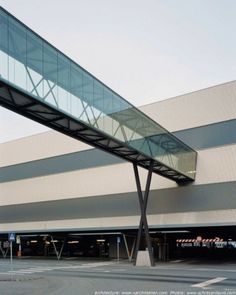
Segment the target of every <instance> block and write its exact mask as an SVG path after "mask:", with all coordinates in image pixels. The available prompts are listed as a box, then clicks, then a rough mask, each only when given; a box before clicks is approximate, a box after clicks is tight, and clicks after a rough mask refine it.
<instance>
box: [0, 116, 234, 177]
mask: <svg viewBox="0 0 236 295" xmlns="http://www.w3.org/2000/svg"><path fill="white" fill-rule="evenodd" d="M235 130H236V120H229V121H225V122H220V123H216V124H211V125H206V126H200V127H196V128H192V129H186V130H183V131H177V132H175V135H176V136H177V137H179V138H180V139H181V140H183V141H184V142H186V143H188V144H189V145H190V146H192V147H193V148H194V149H198V150H201V149H205V148H213V147H218V146H223V145H229V144H233V143H236V132H235ZM123 162H125V161H124V160H122V159H121V158H118V157H115V156H113V155H110V154H108V153H105V152H103V151H101V150H98V149H90V150H85V151H79V152H75V153H70V154H66V155H60V156H55V157H51V158H46V159H40V160H35V161H30V162H27V163H20V164H16V165H11V166H6V167H2V168H0V182H8V181H14V180H20V179H26V178H31V177H38V176H44V175H50V174H56V173H63V172H68V171H75V170H80V169H88V168H95V167H101V166H105V165H113V164H120V163H123Z"/></svg>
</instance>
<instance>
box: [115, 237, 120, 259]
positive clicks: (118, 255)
mask: <svg viewBox="0 0 236 295" xmlns="http://www.w3.org/2000/svg"><path fill="white" fill-rule="evenodd" d="M116 242H117V243H116V244H117V245H116V248H117V261H119V260H120V237H117V241H116Z"/></svg>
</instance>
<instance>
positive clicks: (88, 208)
mask: <svg viewBox="0 0 236 295" xmlns="http://www.w3.org/2000/svg"><path fill="white" fill-rule="evenodd" d="M141 110H142V111H143V112H144V113H146V114H147V115H148V116H149V117H151V118H152V119H154V120H155V121H156V122H158V123H159V124H160V125H162V126H163V127H165V128H166V129H168V130H169V131H170V132H173V133H174V135H175V136H177V137H178V138H180V139H181V140H183V142H185V143H186V144H188V145H189V146H190V147H192V148H193V149H195V150H196V151H197V152H198V161H197V172H196V180H195V182H193V183H191V184H188V185H181V186H180V185H177V184H176V183H175V182H173V181H170V180H168V179H166V178H163V177H161V176H158V175H153V178H152V183H151V192H150V196H149V202H148V208H147V215H148V223H149V228H150V230H152V231H153V232H155V231H156V233H157V237H158V232H159V233H161V231H162V232H164V231H166V232H168V231H169V232H170V233H171V231H172V232H174V231H175V232H176V234H175V237H174V239H176V238H178V237H180V234H179V235H177V233H178V232H179V233H181V232H182V233H183V232H184V231H186V232H189V233H191V232H192V235H191V238H194V237H195V236H196V235H203V236H204V235H205V236H206V237H209V238H214V237H215V236H220V235H222V236H223V235H224V234H225V233H226V232H227V233H228V236H227V237H226V236H225V239H228V238H230V239H232V240H236V132H235V130H236V82H235V81H232V82H228V83H225V84H221V85H217V86H214V87H210V88H207V89H203V90H199V91H196V92H192V93H188V94H184V95H181V96H178V97H174V98H171V99H167V100H164V101H161V102H156V103H152V104H149V105H145V106H143V107H141ZM0 166H1V168H0V231H1V232H2V233H7V232H10V231H14V232H18V233H21V234H25V233H59V232H64V233H72V232H83V233H85V232H86V233H90V232H96V231H98V232H107V233H109V232H114V231H119V232H121V233H124V232H126V233H128V232H133V231H135V230H136V229H137V228H138V224H139V219H140V210H139V204H138V197H137V191H136V185H135V179H134V174H133V168H132V165H131V163H129V162H125V161H124V160H122V159H120V158H118V157H115V156H113V155H110V154H108V153H105V152H103V151H100V150H98V149H94V148H92V147H91V146H88V145H86V144H84V143H82V142H80V141H76V140H74V139H72V138H70V137H67V136H65V135H63V134H60V133H58V132H56V131H49V132H44V133H41V134H36V135H32V136H29V137H25V138H21V139H17V140H13V141H10V142H6V143H3V144H1V145H0ZM140 173H141V176H142V181H143V183H144V181H145V177H146V173H147V172H146V171H145V170H143V169H141V168H140ZM207 229H208V230H207ZM209 229H211V230H209ZM212 229H214V231H213V232H212ZM234 232H235V237H234V236H233V235H234ZM182 235H183V234H182ZM189 237H190V235H189Z"/></svg>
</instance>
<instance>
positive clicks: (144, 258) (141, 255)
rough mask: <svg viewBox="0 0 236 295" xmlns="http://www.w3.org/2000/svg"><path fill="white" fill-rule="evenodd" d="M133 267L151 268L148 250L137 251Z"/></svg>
mask: <svg viewBox="0 0 236 295" xmlns="http://www.w3.org/2000/svg"><path fill="white" fill-rule="evenodd" d="M135 266H152V265H151V261H150V256H149V252H148V250H143V251H141V250H140V251H138V254H137V260H136V264H135Z"/></svg>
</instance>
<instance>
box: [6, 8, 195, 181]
mask: <svg viewBox="0 0 236 295" xmlns="http://www.w3.org/2000/svg"><path fill="white" fill-rule="evenodd" d="M0 104H1V105H2V106H3V107H5V108H8V109H10V110H12V111H15V112H17V113H19V114H21V115H23V116H25V117H28V118H30V119H33V120H35V121H37V122H39V123H42V124H44V125H46V126H48V127H50V128H53V129H55V130H58V131H60V132H62V133H64V134H66V135H69V136H72V137H74V138H76V139H79V140H82V141H84V142H86V143H88V144H90V145H92V146H94V147H97V148H100V149H103V150H104V151H106V152H110V153H112V154H114V155H117V156H120V157H122V158H124V159H126V160H128V161H131V162H133V163H136V164H137V165H139V166H142V167H144V168H147V169H148V167H149V165H150V162H152V163H153V172H155V173H157V174H160V175H162V176H164V177H167V178H169V179H172V180H174V181H176V182H178V183H181V182H188V181H193V180H194V178H195V172H196V158H197V153H196V152H195V151H194V150H193V149H191V148H190V147H188V146H187V145H186V144H184V143H183V142H181V141H180V140H179V139H178V138H176V137H175V136H174V135H172V134H171V133H169V132H168V131H167V130H165V129H164V128H163V127H161V126H160V125H159V124H157V123H156V122H155V121H153V120H152V119H150V118H149V117H148V116H147V115H145V114H144V113H142V112H141V111H140V110H138V109H137V108H135V107H134V106H133V105H131V104H130V103H129V102H127V101H126V100H125V99H123V98H122V97H121V96H120V95H119V94H117V93H116V92H114V91H113V90H112V89H110V88H109V87H107V86H106V85H105V84H103V83H102V82H101V81H99V80H98V79H96V78H95V77H94V76H93V75H91V74H90V73H89V72H87V71H86V70H85V69H83V68H82V67H80V66H79V65H78V64H77V63H75V62H74V61H72V60H71V59H70V58H68V57H67V56H66V55H64V54H63V53H62V52H60V51H59V50H57V49H56V48H55V47H53V46H52V45H51V44H49V43H48V42H47V41H45V40H44V39H43V38H41V37H40V36H39V35H37V34H36V33H34V32H33V31H32V30H31V29H29V28H28V27H27V26H25V25H24V24H23V23H21V22H20V21H19V20H17V19H16V18H15V17H14V16H12V15H11V14H9V13H8V12H7V11H6V10H4V9H3V8H1V7H0ZM42 144H43V143H42Z"/></svg>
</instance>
